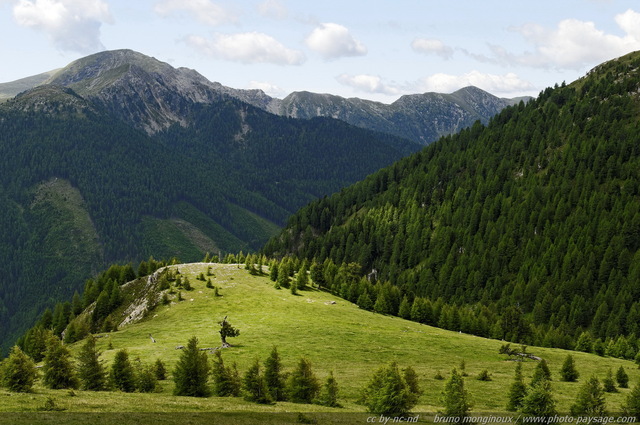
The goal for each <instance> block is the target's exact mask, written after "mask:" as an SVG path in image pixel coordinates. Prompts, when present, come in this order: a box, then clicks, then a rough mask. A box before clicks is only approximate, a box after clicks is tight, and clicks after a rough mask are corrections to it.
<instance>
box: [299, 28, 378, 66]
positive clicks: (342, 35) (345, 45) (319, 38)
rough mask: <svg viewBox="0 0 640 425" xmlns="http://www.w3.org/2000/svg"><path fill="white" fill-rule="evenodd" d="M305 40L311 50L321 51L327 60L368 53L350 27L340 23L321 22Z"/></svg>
mask: <svg viewBox="0 0 640 425" xmlns="http://www.w3.org/2000/svg"><path fill="white" fill-rule="evenodd" d="M305 41H306V43H307V46H308V47H309V48H310V49H311V50H313V51H315V52H318V53H320V54H321V55H322V57H323V58H325V59H326V60H330V59H337V58H340V57H345V56H364V55H366V54H367V48H366V47H365V45H364V44H362V43H361V42H360V41H358V40H356V39H355V38H354V37H353V36H352V35H351V33H350V32H349V29H347V28H346V27H344V26H342V25H339V24H333V23H324V24H320V25H319V26H318V27H316V28H315V29H314V30H313V31H312V32H311V34H309V36H308V37H307V38H306V40H305Z"/></svg>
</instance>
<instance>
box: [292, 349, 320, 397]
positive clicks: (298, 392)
mask: <svg viewBox="0 0 640 425" xmlns="http://www.w3.org/2000/svg"><path fill="white" fill-rule="evenodd" d="M319 390H320V385H319V384H318V379H317V378H316V376H315V374H314V373H313V371H312V370H311V363H310V362H309V361H308V360H307V359H305V358H304V357H303V358H301V359H300V361H299V362H298V366H297V367H296V368H295V369H294V370H293V372H292V373H291V375H289V380H288V381H287V394H288V396H289V397H288V398H289V400H290V401H292V402H294V403H311V402H312V401H313V400H314V399H315V398H316V396H317V395H318V391H319Z"/></svg>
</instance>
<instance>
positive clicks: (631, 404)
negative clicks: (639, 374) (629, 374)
mask: <svg viewBox="0 0 640 425" xmlns="http://www.w3.org/2000/svg"><path fill="white" fill-rule="evenodd" d="M624 412H625V414H627V415H629V416H635V417H636V419H637V418H640V382H638V383H637V384H636V386H635V387H633V389H632V390H631V392H630V393H629V394H628V395H627V399H626V400H625V404H624Z"/></svg>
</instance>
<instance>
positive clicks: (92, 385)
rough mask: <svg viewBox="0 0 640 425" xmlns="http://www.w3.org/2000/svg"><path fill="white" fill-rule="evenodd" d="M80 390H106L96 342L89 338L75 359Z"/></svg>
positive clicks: (105, 381) (105, 380)
mask: <svg viewBox="0 0 640 425" xmlns="http://www.w3.org/2000/svg"><path fill="white" fill-rule="evenodd" d="M77 364H78V378H80V389H83V390H88V391H103V390H105V389H106V388H107V376H106V372H105V369H104V366H103V365H102V362H101V361H100V352H99V351H98V350H97V349H96V340H95V339H94V338H93V337H92V336H90V337H89V338H87V342H85V343H84V345H83V346H82V348H80V352H79V353H78V357H77Z"/></svg>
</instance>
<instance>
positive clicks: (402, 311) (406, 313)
mask: <svg viewBox="0 0 640 425" xmlns="http://www.w3.org/2000/svg"><path fill="white" fill-rule="evenodd" d="M398 316H400V317H402V318H403V319H406V320H409V319H411V304H409V300H408V299H407V296H406V295H405V296H404V297H403V298H402V301H401V302H400V308H399V309H398Z"/></svg>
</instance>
